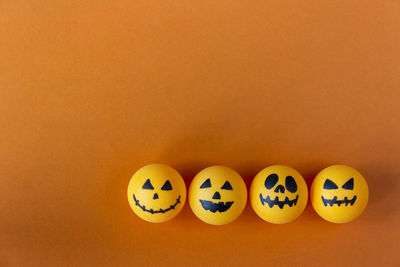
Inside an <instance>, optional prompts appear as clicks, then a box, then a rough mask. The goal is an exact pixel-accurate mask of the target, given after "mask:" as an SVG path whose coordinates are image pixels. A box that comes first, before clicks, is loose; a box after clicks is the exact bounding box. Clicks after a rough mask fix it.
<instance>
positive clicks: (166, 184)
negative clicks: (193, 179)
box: [161, 180, 172, 190]
mask: <svg viewBox="0 0 400 267" xmlns="http://www.w3.org/2000/svg"><path fill="white" fill-rule="evenodd" d="M161 190H172V185H171V183H170V182H169V181H168V180H167V181H166V182H165V184H164V185H163V186H162V187H161Z"/></svg>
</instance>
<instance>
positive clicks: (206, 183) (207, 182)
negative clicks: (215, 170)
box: [200, 178, 211, 188]
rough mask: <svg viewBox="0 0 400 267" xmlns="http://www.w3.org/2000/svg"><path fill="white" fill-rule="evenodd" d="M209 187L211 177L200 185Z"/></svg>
mask: <svg viewBox="0 0 400 267" xmlns="http://www.w3.org/2000/svg"><path fill="white" fill-rule="evenodd" d="M207 187H211V181H210V178H208V179H207V180H206V181H205V182H204V183H203V184H202V185H200V188H207Z"/></svg>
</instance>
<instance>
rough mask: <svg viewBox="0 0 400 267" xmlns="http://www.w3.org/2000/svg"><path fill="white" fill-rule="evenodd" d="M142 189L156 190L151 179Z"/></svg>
mask: <svg viewBox="0 0 400 267" xmlns="http://www.w3.org/2000/svg"><path fill="white" fill-rule="evenodd" d="M142 189H150V190H153V189H154V187H153V185H152V184H151V183H150V179H147V180H146V182H144V184H143V186H142Z"/></svg>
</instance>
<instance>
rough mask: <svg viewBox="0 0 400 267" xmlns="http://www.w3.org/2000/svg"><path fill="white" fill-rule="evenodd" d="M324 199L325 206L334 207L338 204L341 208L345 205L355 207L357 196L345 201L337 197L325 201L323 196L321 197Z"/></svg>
mask: <svg viewBox="0 0 400 267" xmlns="http://www.w3.org/2000/svg"><path fill="white" fill-rule="evenodd" d="M321 199H322V203H324V206H325V207H326V206H328V205H329V206H331V207H332V206H333V205H334V204H337V205H338V206H339V207H340V205H342V204H343V203H344V205H345V206H347V205H349V204H350V206H353V205H354V202H356V199H357V196H354V197H353V198H352V199H347V197H345V198H344V199H343V200H338V199H337V197H334V198H332V199H325V198H324V197H323V196H321Z"/></svg>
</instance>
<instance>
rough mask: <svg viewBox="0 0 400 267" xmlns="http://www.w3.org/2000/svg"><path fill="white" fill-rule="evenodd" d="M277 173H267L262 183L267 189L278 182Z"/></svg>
mask: <svg viewBox="0 0 400 267" xmlns="http://www.w3.org/2000/svg"><path fill="white" fill-rule="evenodd" d="M278 179H279V177H278V175H277V174H276V173H272V174H270V175H268V177H267V179H265V182H264V185H265V187H266V188H267V189H271V188H272V187H274V185H276V183H277V182H278Z"/></svg>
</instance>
